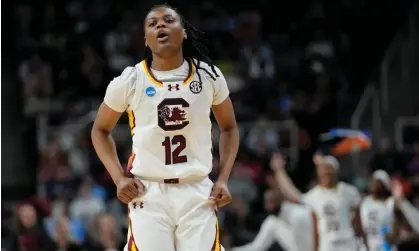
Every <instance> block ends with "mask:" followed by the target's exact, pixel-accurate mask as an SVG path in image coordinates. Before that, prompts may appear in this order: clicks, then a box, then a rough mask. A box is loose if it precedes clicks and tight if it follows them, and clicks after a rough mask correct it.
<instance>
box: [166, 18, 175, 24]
mask: <svg viewBox="0 0 419 251" xmlns="http://www.w3.org/2000/svg"><path fill="white" fill-rule="evenodd" d="M165 21H166V23H168V24H171V23H173V22H175V20H174V19H173V18H171V17H168V18H166V20H165Z"/></svg>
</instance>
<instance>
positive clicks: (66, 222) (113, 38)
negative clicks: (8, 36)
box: [2, 0, 419, 251]
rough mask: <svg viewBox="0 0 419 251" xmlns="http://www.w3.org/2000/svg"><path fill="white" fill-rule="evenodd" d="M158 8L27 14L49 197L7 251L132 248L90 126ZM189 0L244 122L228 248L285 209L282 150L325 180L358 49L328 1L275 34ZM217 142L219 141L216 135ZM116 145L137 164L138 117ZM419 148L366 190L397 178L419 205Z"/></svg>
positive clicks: (51, 7) (42, 8) (76, 2)
mask: <svg viewBox="0 0 419 251" xmlns="http://www.w3.org/2000/svg"><path fill="white" fill-rule="evenodd" d="M152 2H153V1H110V0H109V1H103V0H101V1H83V0H72V1H66V2H65V3H64V2H63V3H59V4H57V3H54V2H49V1H47V2H42V1H41V2H39V3H37V5H36V6H35V5H30V4H28V5H20V6H18V7H17V8H16V9H15V25H16V28H17V31H18V37H17V38H18V39H17V41H18V47H19V51H18V53H17V54H18V57H19V60H20V65H19V68H18V69H17V74H18V78H19V80H20V84H21V86H22V88H21V89H22V95H23V102H24V106H23V109H24V113H25V116H27V117H29V118H36V121H37V130H36V132H37V148H38V152H39V158H38V166H37V180H38V189H37V190H38V191H37V194H36V195H34V196H33V197H31V198H29V199H28V200H26V201H22V202H21V203H19V204H18V205H17V206H16V208H15V211H14V212H10V215H12V216H13V217H10V215H9V217H8V218H7V219H6V222H7V223H4V225H5V226H3V229H2V230H4V231H2V240H3V241H2V248H3V249H4V250H9V251H16V250H22V251H38V250H39V251H41V250H45V251H49V250H51V251H53V250H54V251H55V250H67V251H70V250H89V251H95V250H107V251H111V250H112V251H116V250H119V251H121V250H122V249H123V246H124V244H125V241H126V239H125V236H126V232H127V220H126V219H127V218H126V217H127V216H126V213H127V210H126V207H125V206H124V205H122V204H121V203H120V202H119V201H118V200H117V199H116V198H115V193H116V190H115V186H114V184H113V182H112V180H111V178H110V176H109V175H108V174H107V172H106V170H105V168H104V167H103V165H102V164H101V163H100V161H99V160H98V158H97V156H96V154H95V152H94V150H93V147H92V145H91V141H90V128H91V124H92V120H93V118H94V116H95V109H96V108H97V107H98V106H99V104H100V103H101V100H102V98H103V95H104V92H105V90H106V87H107V84H108V82H109V81H110V80H111V79H112V78H113V77H115V76H117V75H119V74H120V73H121V71H122V70H123V69H124V68H125V67H127V66H129V65H134V64H136V63H138V62H140V61H141V59H142V53H143V50H144V39H143V31H142V25H143V23H142V18H143V16H144V14H145V13H146V11H147V9H148V8H149V7H151V6H152V5H153V3H152ZM178 2H179V3H178V4H175V6H179V9H180V11H181V12H183V13H184V15H185V17H186V19H188V20H189V21H190V22H191V23H192V24H194V25H196V26H197V27H199V28H200V29H202V30H203V31H205V32H206V33H207V35H208V39H209V40H208V43H209V44H208V46H209V49H210V51H211V57H212V58H213V60H214V61H215V63H216V65H217V66H218V67H219V68H220V69H221V70H222V71H223V73H224V75H225V77H226V79H227V83H228V85H229V88H230V91H231V97H232V99H233V102H234V106H235V111H236V114H237V119H238V121H239V126H240V130H241V138H242V139H241V142H242V143H241V149H240V151H239V155H238V158H237V161H236V165H235V168H234V171H233V173H232V175H231V180H230V184H229V186H230V189H231V192H232V194H233V197H234V201H233V202H232V203H231V205H230V206H228V207H227V208H226V209H225V210H223V211H222V212H221V215H220V216H221V224H222V229H223V232H222V242H223V244H224V245H225V246H226V247H229V246H231V245H241V244H244V243H246V242H248V241H249V240H251V239H252V238H253V237H254V236H255V233H257V231H258V229H259V226H260V224H261V222H262V221H263V219H264V218H265V217H266V216H267V215H269V214H273V213H277V211H278V208H275V206H274V205H275V204H276V203H274V202H273V201H272V200H275V198H271V197H266V198H265V197H264V195H263V194H264V191H265V190H266V189H267V188H272V187H274V186H275V184H274V183H275V181H274V179H273V176H272V174H271V171H270V168H269V156H270V155H271V153H272V151H276V150H278V149H281V150H282V151H283V152H284V153H285V154H287V153H291V152H292V151H294V152H295V151H297V152H298V155H294V158H295V157H296V156H298V158H297V159H294V160H293V159H292V157H293V156H291V154H290V160H291V161H290V162H291V163H292V165H291V167H292V170H294V172H293V174H292V176H293V177H297V176H298V179H296V180H295V182H296V184H297V185H298V186H299V187H300V188H301V189H302V190H306V189H307V187H308V185H309V184H310V182H311V181H313V174H314V172H313V169H314V165H313V163H312V162H311V159H312V158H311V156H312V154H313V153H314V151H315V149H316V144H317V135H318V134H319V133H322V132H325V131H327V130H328V129H329V128H331V127H334V126H336V125H338V123H341V120H340V117H339V116H338V114H339V115H340V116H343V117H344V116H345V98H344V97H348V96H350V91H349V92H348V90H349V89H350V88H349V86H348V79H347V77H346V76H347V73H348V72H350V70H351V69H350V67H349V66H348V65H349V64H348V61H349V56H348V55H350V53H351V41H350V38H349V37H348V35H347V34H345V32H344V31H342V30H341V29H339V27H338V28H337V27H335V26H336V23H334V22H333V20H327V21H326V20H325V19H326V16H325V9H324V6H323V5H322V4H321V2H317V1H314V2H313V4H312V5H311V6H309V8H307V11H305V12H304V13H303V15H302V16H301V20H298V22H297V21H296V20H293V21H290V22H289V25H285V26H286V27H282V26H281V28H279V29H280V30H279V31H277V32H276V33H275V34H271V33H269V32H268V31H267V30H266V29H265V27H266V26H267V25H266V24H265V23H264V24H262V21H263V20H262V16H261V14H260V13H259V12H256V11H245V10H243V11H236V12H231V11H228V10H226V9H223V8H222V7H221V6H220V5H216V4H215V3H214V2H212V1H203V2H202V4H201V5H196V4H192V5H191V6H188V8H187V9H184V8H182V7H184V6H186V5H185V3H182V1H178ZM354 2H356V1H349V0H346V1H340V5H338V6H337V7H336V8H340V9H341V10H342V9H343V10H351V8H355V7H354V6H352V5H351V3H352V4H353V3H354ZM328 18H329V17H328ZM269 25H272V24H269ZM331 25H333V26H331ZM283 26H284V25H283ZM276 30H278V29H276ZM345 92H346V96H342V93H345ZM284 121H288V122H284ZM290 121H291V123H290ZM214 135H215V137H214V139H215V141H216V140H217V131H216V128H214ZM292 135H297V138H296V139H297V140H294V141H293V140H292ZM114 137H115V141H116V144H117V147H118V153H119V156H120V159H121V162H126V160H127V159H128V155H129V154H130V152H131V141H130V136H129V130H128V125H127V118H123V119H122V121H121V122H120V125H119V126H118V127H117V128H116V130H115V132H114ZM216 143H217V142H215V145H216ZM412 145H413V146H414V147H413V148H412V151H411V152H409V153H408V154H405V153H399V152H396V151H395V150H394V148H392V147H391V140H390V139H383V142H382V144H381V148H380V150H379V151H378V152H377V153H376V154H375V156H374V157H373V159H372V160H371V162H370V165H369V168H365V173H360V174H358V175H357V176H356V177H355V178H354V183H355V184H356V185H357V186H359V188H360V189H361V190H363V189H366V184H367V182H368V179H369V174H370V173H371V171H373V170H376V169H385V170H386V171H388V172H389V173H390V174H391V175H394V176H397V177H398V178H400V179H403V180H404V181H405V183H406V191H407V192H409V194H411V195H412V198H411V199H412V200H413V201H414V204H415V205H416V206H417V207H419V139H418V141H416V142H415V143H413V144H412ZM215 152H217V151H215ZM214 170H217V156H214ZM405 177H409V179H406V178H405ZM415 184H416V185H415ZM271 250H281V249H280V247H273V248H272V249H271Z"/></svg>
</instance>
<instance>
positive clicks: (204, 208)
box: [92, 5, 239, 251]
mask: <svg viewBox="0 0 419 251" xmlns="http://www.w3.org/2000/svg"><path fill="white" fill-rule="evenodd" d="M144 31H145V45H146V49H145V58H144V60H143V61H142V62H141V63H139V64H137V65H135V66H134V67H127V68H126V69H125V70H124V71H123V72H122V74H121V75H120V76H119V77H117V78H115V79H114V80H112V81H111V82H110V84H109V86H108V88H107V91H106V94H105V98H104V101H103V103H102V104H101V106H100V108H99V110H98V114H97V117H96V120H95V122H94V126H93V129H92V140H93V144H94V147H95V149H96V152H97V154H98V156H99V158H100V159H101V161H102V163H103V164H104V165H105V167H106V169H107V170H108V172H109V173H110V175H111V176H112V179H113V181H114V182H115V185H116V187H117V196H118V198H119V199H120V200H121V201H122V202H124V203H127V204H128V207H129V218H130V225H129V233H128V235H129V237H128V244H127V246H126V248H125V250H129V251H134V250H141V251H175V250H176V251H196V250H211V249H212V250H216V251H218V250H222V249H223V248H222V247H221V245H220V243H219V233H218V222H217V217H216V214H215V211H214V208H213V205H214V204H216V205H217V206H224V205H226V204H228V203H229V202H230V201H231V195H230V193H229V190H228V188H227V181H228V178H229V175H230V172H231V168H232V166H233V163H234V160H235V157H236V154H237V150H238V145H239V135H238V130H237V125H236V121H235V116H234V111H233V106H232V103H231V100H230V98H229V91H228V88H227V84H226V81H225V79H224V77H223V75H222V73H221V72H220V70H219V69H218V68H217V67H215V66H214V65H213V64H212V62H211V60H210V59H209V57H208V56H207V55H206V53H207V49H206V47H205V46H204V45H203V44H202V38H201V35H202V34H201V32H200V31H198V30H196V29H195V28H194V27H193V26H191V25H190V24H189V23H188V22H186V21H185V19H184V18H183V16H181V14H180V13H179V12H178V11H177V10H176V9H174V8H172V7H170V6H168V5H159V6H155V7H153V8H152V9H151V10H150V11H149V12H148V13H147V15H146V18H145V20H144ZM211 110H212V112H213V113H214V115H215V118H216V120H217V122H218V125H219V127H220V130H221V136H220V137H221V138H220V163H219V166H220V171H219V176H218V179H217V181H216V182H215V183H214V184H213V183H212V182H211V180H210V179H209V178H208V174H209V173H210V171H211V168H212V152H211V149H212V142H211V121H210V117H209V116H210V113H211ZM123 112H128V116H129V121H130V126H131V134H132V139H133V154H132V156H131V158H130V161H129V168H128V173H129V174H130V175H131V177H127V175H124V171H123V170H122V168H121V164H120V162H119V161H118V157H117V154H116V150H115V146H114V142H113V140H112V137H111V131H112V129H113V128H114V126H115V124H116V123H117V121H118V120H119V118H120V116H121V114H122V113H123Z"/></svg>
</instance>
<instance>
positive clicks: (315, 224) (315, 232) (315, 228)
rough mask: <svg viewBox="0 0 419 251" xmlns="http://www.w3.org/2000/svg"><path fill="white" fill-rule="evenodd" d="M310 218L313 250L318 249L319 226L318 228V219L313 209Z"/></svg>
mask: <svg viewBox="0 0 419 251" xmlns="http://www.w3.org/2000/svg"><path fill="white" fill-rule="evenodd" d="M311 220H312V222H313V223H312V226H313V246H314V247H313V250H314V251H318V250H319V228H318V220H317V215H316V213H315V212H314V211H311Z"/></svg>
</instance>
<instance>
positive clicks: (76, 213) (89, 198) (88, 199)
mask: <svg viewBox="0 0 419 251" xmlns="http://www.w3.org/2000/svg"><path fill="white" fill-rule="evenodd" d="M94 192H95V190H94V184H93V180H92V179H91V178H90V177H86V178H85V179H84V180H83V182H82V184H81V185H80V188H79V192H78V195H77V197H76V198H75V199H74V200H73V201H72V202H71V204H70V216H71V217H72V218H76V219H80V220H82V221H83V222H84V224H85V226H86V227H87V226H89V224H91V223H92V221H93V219H94V217H95V215H97V214H98V213H101V212H104V211H105V203H104V201H103V199H104V198H100V197H99V196H101V195H99V196H95V195H96V194H95V193H94Z"/></svg>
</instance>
